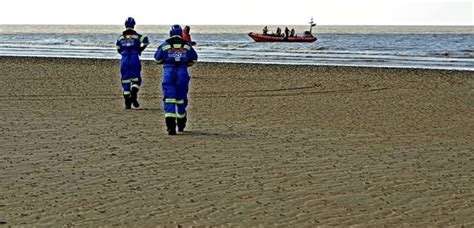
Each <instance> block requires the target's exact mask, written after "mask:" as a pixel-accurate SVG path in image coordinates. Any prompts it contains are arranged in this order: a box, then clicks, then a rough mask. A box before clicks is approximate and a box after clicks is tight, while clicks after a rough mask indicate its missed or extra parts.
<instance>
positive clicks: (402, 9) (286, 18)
mask: <svg viewBox="0 0 474 228" xmlns="http://www.w3.org/2000/svg"><path fill="white" fill-rule="evenodd" d="M1 5H2V6H1V13H0V24H111V25H115V24H117V25H118V24H123V22H124V21H125V19H126V18H127V17H129V16H131V17H134V18H135V20H136V21H137V23H138V24H144V25H146V24H157V25H169V24H190V25H282V24H285V25H304V24H307V22H308V21H309V19H310V18H311V17H313V18H314V21H315V22H316V23H317V24H318V25H471V26H472V25H474V19H473V18H474V16H473V12H474V0H360V1H359V0H352V1H351V0H220V1H219V0H193V1H191V0H179V1H158V0H152V1H151V0H141V1H139V0H136V1H132V0H115V1H110V0H80V1H79V0H75V1H68V0H14V1H10V0H6V1H2V4H1Z"/></svg>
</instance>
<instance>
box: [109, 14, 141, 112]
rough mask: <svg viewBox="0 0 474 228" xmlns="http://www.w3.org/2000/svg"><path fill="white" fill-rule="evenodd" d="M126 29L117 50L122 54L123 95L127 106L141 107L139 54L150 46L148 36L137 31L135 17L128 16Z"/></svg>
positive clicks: (118, 42) (118, 41)
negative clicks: (139, 99)
mask: <svg viewBox="0 0 474 228" xmlns="http://www.w3.org/2000/svg"><path fill="white" fill-rule="evenodd" d="M125 28H126V29H125V31H123V33H122V35H121V36H120V37H119V38H118V40H117V51H118V53H120V55H122V58H121V60H120V74H121V80H122V88H123V97H124V99H125V108H126V109H131V108H132V105H133V107H135V108H138V107H140V104H139V103H138V90H140V86H141V84H142V77H141V70H142V65H141V63H140V58H139V56H140V55H141V54H142V52H143V50H145V48H146V47H147V46H148V44H149V41H148V37H146V36H143V35H141V34H139V33H137V32H136V31H135V30H134V28H135V19H133V18H132V17H129V18H127V20H126V21H125Z"/></svg>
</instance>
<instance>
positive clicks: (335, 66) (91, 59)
mask: <svg viewBox="0 0 474 228" xmlns="http://www.w3.org/2000/svg"><path fill="white" fill-rule="evenodd" d="M12 58H13V59H17V60H21V59H25V60H34V59H41V60H49V61H55V60H56V61H58V60H60V61H65V60H66V61H72V62H73V61H94V62H95V61H106V62H109V61H118V60H119V59H115V58H113V59H112V58H86V57H84V58H78V57H43V56H0V60H1V59H12ZM141 61H142V62H143V63H144V64H153V63H154V61H153V60H141ZM197 64H198V65H201V64H204V65H211V64H218V65H246V66H272V67H273V66H282V67H287V66H288V67H289V66H293V67H309V68H312V67H317V68H341V69H347V70H350V69H382V70H383V69H387V70H408V71H412V70H422V71H446V72H450V71H451V72H474V69H472V70H469V69H437V68H428V67H427V68H419V67H397V66H347V65H342V64H341V65H338V64H334V65H331V64H319V65H311V64H288V63H286V64H282V63H241V62H212V61H198V63H197Z"/></svg>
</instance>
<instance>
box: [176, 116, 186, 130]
mask: <svg viewBox="0 0 474 228" xmlns="http://www.w3.org/2000/svg"><path fill="white" fill-rule="evenodd" d="M186 121H187V118H186V116H185V117H184V118H178V131H179V132H183V131H184V128H185V127H186Z"/></svg>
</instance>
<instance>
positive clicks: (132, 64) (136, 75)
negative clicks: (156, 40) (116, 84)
mask: <svg viewBox="0 0 474 228" xmlns="http://www.w3.org/2000/svg"><path fill="white" fill-rule="evenodd" d="M141 70H142V65H141V63H140V59H139V58H138V55H137V56H122V59H121V60H120V74H121V80H122V89H123V95H129V94H130V91H131V88H132V87H135V88H137V89H139V88H140V85H141V84H142V76H141Z"/></svg>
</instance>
